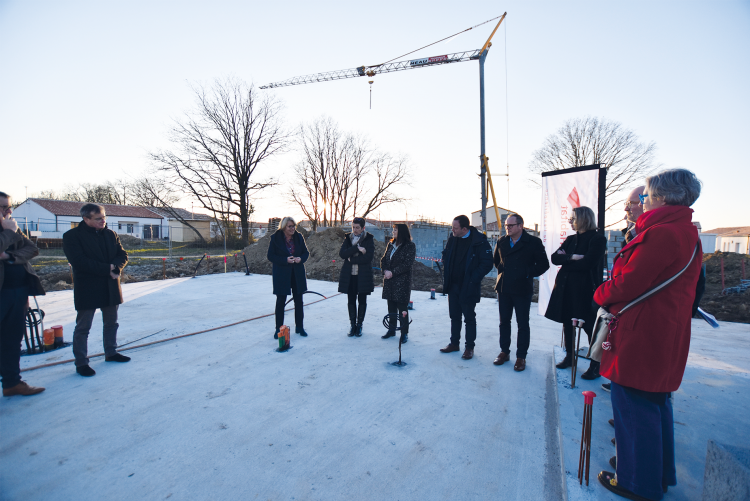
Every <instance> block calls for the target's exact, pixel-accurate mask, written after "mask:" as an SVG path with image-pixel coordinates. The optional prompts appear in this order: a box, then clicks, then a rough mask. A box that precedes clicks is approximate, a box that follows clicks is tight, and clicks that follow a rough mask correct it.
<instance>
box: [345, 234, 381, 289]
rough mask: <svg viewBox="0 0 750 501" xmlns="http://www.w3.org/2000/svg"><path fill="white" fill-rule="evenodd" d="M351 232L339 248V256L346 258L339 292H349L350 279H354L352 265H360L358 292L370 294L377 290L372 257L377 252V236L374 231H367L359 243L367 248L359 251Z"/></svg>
mask: <svg viewBox="0 0 750 501" xmlns="http://www.w3.org/2000/svg"><path fill="white" fill-rule="evenodd" d="M351 235H352V234H351V233H347V234H346V236H345V237H344V241H343V242H342V244H341V250H339V257H340V258H341V259H343V260H344V265H343V266H342V267H341V274H340V275H339V292H343V293H344V294H346V293H347V292H349V281H350V280H351V279H352V265H353V264H356V265H358V266H359V267H358V270H357V294H370V293H371V292H372V291H374V290H375V280H374V279H373V276H372V258H373V257H374V256H373V254H375V237H373V236H372V233H365V234H364V236H362V237H361V238H360V239H359V242H358V243H357V245H358V246H359V247H363V248H364V249H365V253H364V254H362V253H361V252H359V250H358V249H357V247H356V246H354V245H352V239H351Z"/></svg>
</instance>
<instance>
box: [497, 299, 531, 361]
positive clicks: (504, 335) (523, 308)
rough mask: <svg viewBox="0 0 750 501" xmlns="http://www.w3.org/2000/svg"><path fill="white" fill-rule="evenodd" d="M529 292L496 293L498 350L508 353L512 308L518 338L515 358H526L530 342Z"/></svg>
mask: <svg viewBox="0 0 750 501" xmlns="http://www.w3.org/2000/svg"><path fill="white" fill-rule="evenodd" d="M531 296H532V295H531V294H502V293H498V295H497V303H498V307H499V309H500V350H501V351H502V352H503V353H510V322H511V320H513V310H516V323H517V324H518V338H517V340H516V358H524V359H525V358H526V353H527V352H528V351H529V343H530V342H531V328H530V327H529V311H530V310H531Z"/></svg>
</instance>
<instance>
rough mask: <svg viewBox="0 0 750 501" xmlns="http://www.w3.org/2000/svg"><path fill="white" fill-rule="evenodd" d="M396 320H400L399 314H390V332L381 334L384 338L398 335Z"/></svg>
mask: <svg viewBox="0 0 750 501" xmlns="http://www.w3.org/2000/svg"><path fill="white" fill-rule="evenodd" d="M396 322H398V315H392V314H390V313H389V314H388V332H386V333H385V335H383V336H381V337H382V338H383V339H388V338H389V337H393V336H395V335H396Z"/></svg>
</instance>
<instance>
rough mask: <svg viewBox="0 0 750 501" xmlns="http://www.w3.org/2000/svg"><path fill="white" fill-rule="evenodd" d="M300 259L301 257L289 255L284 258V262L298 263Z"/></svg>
mask: <svg viewBox="0 0 750 501" xmlns="http://www.w3.org/2000/svg"><path fill="white" fill-rule="evenodd" d="M300 261H302V258H301V257H294V256H289V257H287V258H286V262H287V263H289V264H296V263H299V262H300Z"/></svg>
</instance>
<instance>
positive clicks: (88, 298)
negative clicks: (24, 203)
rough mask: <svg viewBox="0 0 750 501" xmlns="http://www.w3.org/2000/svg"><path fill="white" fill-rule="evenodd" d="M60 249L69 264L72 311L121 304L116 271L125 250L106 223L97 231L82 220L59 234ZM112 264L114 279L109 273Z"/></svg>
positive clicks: (122, 264)
mask: <svg viewBox="0 0 750 501" xmlns="http://www.w3.org/2000/svg"><path fill="white" fill-rule="evenodd" d="M63 251H64V252H65V257H67V258H68V262H69V263H70V265H71V266H72V267H73V303H74V304H75V308H76V310H93V309H97V308H104V307H107V306H116V305H118V304H122V303H123V299H122V289H121V288H120V272H122V270H123V268H125V265H126V264H127V263H128V253H127V252H125V249H123V248H122V244H121V243H120V237H118V236H117V233H115V232H114V231H112V230H110V229H109V228H107V227H106V226H105V227H104V229H102V230H99V231H97V230H96V229H94V228H92V227H90V226H89V225H87V224H86V223H85V222H83V221H81V222H80V223H78V226H77V227H75V228H73V229H71V230H68V231H66V232H65V234H64V235H63ZM110 265H114V267H115V273H116V274H117V278H116V279H115V278H112V277H111V276H110Z"/></svg>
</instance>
